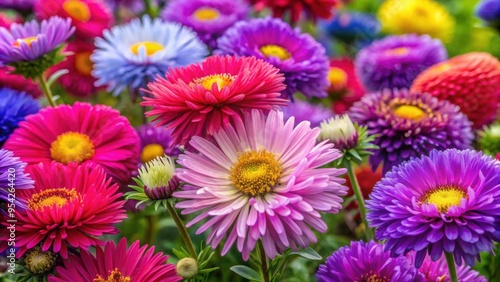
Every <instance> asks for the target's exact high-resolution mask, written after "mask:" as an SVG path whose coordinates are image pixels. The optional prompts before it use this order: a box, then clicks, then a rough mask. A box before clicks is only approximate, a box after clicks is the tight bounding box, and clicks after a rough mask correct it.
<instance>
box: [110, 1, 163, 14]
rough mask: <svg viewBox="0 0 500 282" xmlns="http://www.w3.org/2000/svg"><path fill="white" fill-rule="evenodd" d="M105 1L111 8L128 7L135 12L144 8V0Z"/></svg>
mask: <svg viewBox="0 0 500 282" xmlns="http://www.w3.org/2000/svg"><path fill="white" fill-rule="evenodd" d="M153 2H154V1H153ZM104 3H106V4H107V5H108V6H109V7H110V8H111V10H114V9H119V8H120V7H125V8H128V9H130V10H131V11H132V12H134V13H138V12H140V11H142V10H144V1H143V0H104Z"/></svg>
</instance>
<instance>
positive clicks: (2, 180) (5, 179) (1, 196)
mask: <svg viewBox="0 0 500 282" xmlns="http://www.w3.org/2000/svg"><path fill="white" fill-rule="evenodd" d="M25 167H26V163H23V162H22V161H21V160H20V159H19V158H18V157H14V153H12V152H11V151H7V150H4V149H0V203H2V202H9V203H12V202H11V200H15V202H14V204H15V205H16V209H25V208H26V203H25V202H21V201H18V199H17V198H16V199H14V198H12V197H9V194H10V192H11V191H9V189H12V188H14V189H31V188H33V187H34V186H33V184H34V183H35V182H34V181H33V180H32V179H31V178H30V177H29V174H27V173H24V168H25ZM10 179H12V181H11V180H10Z"/></svg>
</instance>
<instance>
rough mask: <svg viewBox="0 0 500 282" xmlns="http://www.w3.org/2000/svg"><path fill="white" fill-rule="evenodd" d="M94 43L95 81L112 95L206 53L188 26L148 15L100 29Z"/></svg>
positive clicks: (142, 86)
mask: <svg viewBox="0 0 500 282" xmlns="http://www.w3.org/2000/svg"><path fill="white" fill-rule="evenodd" d="M95 45H96V49H95V51H94V53H93V54H92V55H91V56H90V59H91V60H92V61H93V62H94V70H93V71H92V75H93V76H95V77H96V78H97V81H96V83H95V84H96V86H102V85H108V91H113V93H114V94H115V95H118V94H119V93H120V92H122V91H123V90H124V89H126V88H127V87H129V88H130V89H132V90H139V89H140V88H145V87H146V84H147V83H148V82H149V81H153V80H154V78H156V76H157V75H162V76H163V75H164V74H165V73H166V72H167V71H168V69H169V68H170V67H178V66H185V65H189V64H192V63H195V62H198V61H201V60H203V59H204V58H205V56H206V55H208V50H207V47H206V46H205V45H204V44H203V43H202V42H201V41H200V40H199V39H198V37H197V36H196V34H195V33H194V32H193V31H191V30H190V29H189V28H186V27H183V26H181V25H179V24H177V23H167V22H163V21H162V20H161V19H158V18H157V19H154V20H152V19H151V18H150V17H149V16H143V17H142V21H141V19H134V20H132V21H131V22H129V23H127V24H125V25H122V26H115V27H113V28H112V29H111V30H107V31H104V38H97V39H96V40H95Z"/></svg>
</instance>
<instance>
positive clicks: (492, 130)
mask: <svg viewBox="0 0 500 282" xmlns="http://www.w3.org/2000/svg"><path fill="white" fill-rule="evenodd" d="M477 136H478V144H479V148H480V149H481V150H482V151H483V153H485V154H487V155H490V156H492V157H495V156H496V154H497V153H500V123H495V124H492V125H490V126H489V127H484V128H483V130H481V131H479V132H478V133H477Z"/></svg>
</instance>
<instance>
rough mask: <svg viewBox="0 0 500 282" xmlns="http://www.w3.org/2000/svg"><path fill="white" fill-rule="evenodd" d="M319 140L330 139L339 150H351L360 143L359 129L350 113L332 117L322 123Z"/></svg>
mask: <svg viewBox="0 0 500 282" xmlns="http://www.w3.org/2000/svg"><path fill="white" fill-rule="evenodd" d="M320 127H321V132H320V134H319V136H318V141H323V140H330V141H331V142H332V143H333V144H335V148H337V149H339V150H341V151H342V150H349V149H351V148H354V147H356V145H357V144H358V131H357V130H356V127H354V124H353V123H352V121H351V119H350V118H349V116H348V115H342V116H340V117H339V116H337V117H334V118H330V119H329V120H327V121H323V122H322V123H321V126H320Z"/></svg>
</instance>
